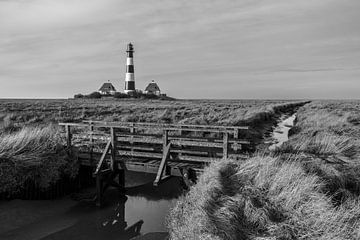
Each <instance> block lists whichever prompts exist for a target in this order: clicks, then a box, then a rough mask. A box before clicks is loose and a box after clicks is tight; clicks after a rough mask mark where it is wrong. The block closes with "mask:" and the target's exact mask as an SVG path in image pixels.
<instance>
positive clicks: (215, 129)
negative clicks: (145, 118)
mask: <svg viewBox="0 0 360 240" xmlns="http://www.w3.org/2000/svg"><path fill="white" fill-rule="evenodd" d="M92 123H93V124H94V126H95V127H96V128H110V127H114V128H132V127H134V128H151V129H164V128H166V129H169V130H172V131H179V130H183V131H203V132H219V131H220V132H223V131H229V132H233V131H234V129H235V128H238V129H242V130H247V129H249V127H248V126H214V125H185V124H158V123H133V122H98V121H92ZM59 125H60V126H77V127H86V126H89V123H59Z"/></svg>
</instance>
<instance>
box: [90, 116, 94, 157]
mask: <svg viewBox="0 0 360 240" xmlns="http://www.w3.org/2000/svg"><path fill="white" fill-rule="evenodd" d="M89 130H90V132H91V133H90V139H89V142H90V143H89V145H90V150H89V151H90V152H89V155H90V162H92V161H93V152H94V138H93V134H92V132H93V131H94V126H93V124H92V123H91V122H90V127H89Z"/></svg>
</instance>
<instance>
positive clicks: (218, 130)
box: [60, 121, 250, 205]
mask: <svg viewBox="0 0 360 240" xmlns="http://www.w3.org/2000/svg"><path fill="white" fill-rule="evenodd" d="M60 125H61V126H64V127H65V133H66V141H67V147H68V149H69V150H71V151H77V154H76V155H77V156H78V157H79V161H80V164H81V165H85V166H90V167H94V174H93V175H94V177H96V186H97V197H96V202H97V205H101V204H102V202H103V193H104V192H105V190H106V189H107V188H108V187H109V186H113V187H117V188H119V189H120V190H121V191H124V190H125V171H135V172H146V173H154V174H156V178H155V180H154V185H155V186H157V185H158V184H160V183H161V181H163V180H164V179H166V178H168V177H171V176H178V177H182V178H183V180H184V182H185V183H186V184H187V185H189V184H190V181H195V180H196V178H197V176H198V174H199V173H200V172H201V171H202V169H203V168H204V166H206V165H207V164H209V163H210V162H212V161H216V160H219V159H222V158H227V157H229V156H234V157H236V158H246V157H247V156H246V154H245V152H246V151H244V150H245V149H246V146H247V145H249V144H250V142H249V141H247V140H243V139H241V136H243V135H244V134H243V131H246V130H247V129H248V127H239V126H211V125H184V124H155V123H132V122H100V121H84V122H82V123H60Z"/></svg>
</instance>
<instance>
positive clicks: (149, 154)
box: [117, 150, 162, 159]
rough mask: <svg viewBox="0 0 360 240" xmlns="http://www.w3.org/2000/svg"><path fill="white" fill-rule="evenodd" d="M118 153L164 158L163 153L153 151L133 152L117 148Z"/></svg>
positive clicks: (121, 154)
mask: <svg viewBox="0 0 360 240" xmlns="http://www.w3.org/2000/svg"><path fill="white" fill-rule="evenodd" d="M117 153H118V154H119V155H120V156H128V157H148V158H159V159H161V158H162V154H161V153H152V152H131V151H123V150H117Z"/></svg>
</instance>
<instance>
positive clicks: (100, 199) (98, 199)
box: [96, 174, 103, 207]
mask: <svg viewBox="0 0 360 240" xmlns="http://www.w3.org/2000/svg"><path fill="white" fill-rule="evenodd" d="M102 195H103V182H102V179H101V175H100V174H98V175H97V176H96V206H98V207H101V205H102V204H103V196H102Z"/></svg>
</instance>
